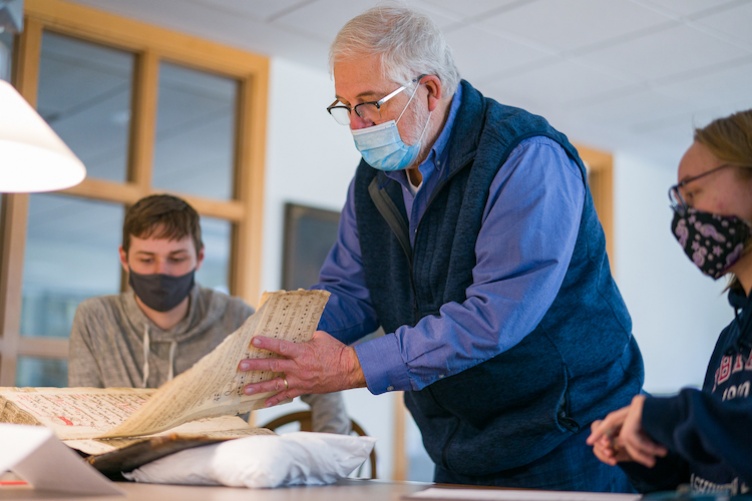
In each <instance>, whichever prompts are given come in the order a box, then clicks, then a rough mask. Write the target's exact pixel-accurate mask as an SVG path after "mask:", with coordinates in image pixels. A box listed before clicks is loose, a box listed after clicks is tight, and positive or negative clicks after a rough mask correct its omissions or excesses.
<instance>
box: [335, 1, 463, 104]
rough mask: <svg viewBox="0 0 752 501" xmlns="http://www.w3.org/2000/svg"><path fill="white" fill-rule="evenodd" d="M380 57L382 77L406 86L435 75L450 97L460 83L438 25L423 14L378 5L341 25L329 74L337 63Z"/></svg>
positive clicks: (407, 9)
mask: <svg viewBox="0 0 752 501" xmlns="http://www.w3.org/2000/svg"><path fill="white" fill-rule="evenodd" d="M372 55H379V56H381V71H382V77H384V78H387V79H389V80H392V81H394V82H396V83H400V84H405V85H406V84H408V83H410V82H411V81H412V80H413V79H414V78H416V77H417V76H419V75H423V74H426V75H436V76H437V77H439V80H441V84H442V88H443V93H444V95H446V96H451V95H452V94H454V91H455V90H457V85H458V84H459V81H460V75H459V71H458V70H457V67H456V66H455V64H454V57H453V56H452V51H451V49H450V47H449V45H448V44H447V42H446V40H445V39H444V35H443V34H442V33H441V31H440V30H439V28H438V26H437V25H436V24H435V23H434V22H433V21H432V20H431V19H430V18H429V17H428V16H426V15H423V14H420V13H418V12H415V11H414V10H411V9H409V8H407V7H403V6H397V5H395V6H386V5H381V6H377V7H374V8H372V9H369V10H367V11H365V12H364V13H362V14H360V15H358V16H356V17H354V18H353V19H351V20H350V21H348V22H347V24H345V25H344V26H343V27H342V29H341V30H340V31H339V33H338V34H337V36H336V38H335V39H334V42H333V43H332V46H331V48H330V50H329V66H330V70H332V71H333V69H334V64H335V63H337V62H338V61H345V60H352V59H357V58H358V57H363V56H372Z"/></svg>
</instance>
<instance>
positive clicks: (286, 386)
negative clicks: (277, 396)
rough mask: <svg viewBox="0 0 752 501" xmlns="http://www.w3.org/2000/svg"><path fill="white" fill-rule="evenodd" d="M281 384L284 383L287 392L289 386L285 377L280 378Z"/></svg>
mask: <svg viewBox="0 0 752 501" xmlns="http://www.w3.org/2000/svg"><path fill="white" fill-rule="evenodd" d="M282 382H283V383H285V391H287V390H289V389H290V385H289V384H287V378H286V377H283V378H282Z"/></svg>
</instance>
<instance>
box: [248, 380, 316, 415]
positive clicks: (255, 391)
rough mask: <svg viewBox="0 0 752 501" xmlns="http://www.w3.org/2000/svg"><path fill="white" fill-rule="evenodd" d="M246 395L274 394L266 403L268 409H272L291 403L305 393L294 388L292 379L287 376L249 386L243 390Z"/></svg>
mask: <svg viewBox="0 0 752 501" xmlns="http://www.w3.org/2000/svg"><path fill="white" fill-rule="evenodd" d="M243 393H245V394H246V395H264V394H272V396H271V397H269V398H267V399H266V401H265V402H264V405H265V406H266V407H272V406H274V405H278V404H281V403H285V402H289V401H291V400H292V399H293V398H295V397H298V396H300V395H302V394H303V393H302V392H300V391H298V390H296V389H295V388H293V384H291V383H290V379H289V378H288V377H286V376H284V375H283V376H280V377H275V378H273V379H270V380H269V381H262V382H260V383H252V384H248V385H246V386H245V387H244V388H243Z"/></svg>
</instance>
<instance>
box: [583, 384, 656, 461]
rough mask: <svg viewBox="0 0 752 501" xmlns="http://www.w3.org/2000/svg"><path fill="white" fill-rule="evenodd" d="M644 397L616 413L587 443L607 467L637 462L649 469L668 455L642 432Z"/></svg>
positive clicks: (595, 426) (600, 423)
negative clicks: (657, 460) (621, 462)
mask: <svg viewBox="0 0 752 501" xmlns="http://www.w3.org/2000/svg"><path fill="white" fill-rule="evenodd" d="M644 403H645V396H644V395H637V396H635V397H634V398H633V399H632V403H631V404H630V405H629V406H627V407H624V408H623V409H619V410H618V411H614V412H612V413H610V414H609V415H608V416H606V418H605V419H603V420H602V421H596V422H594V423H593V426H592V428H591V433H590V436H589V437H588V439H587V443H588V444H589V445H592V446H593V452H594V453H595V455H596V457H597V458H598V459H600V460H601V461H603V462H604V463H606V464H610V465H614V464H616V463H617V462H620V461H635V462H637V463H640V464H642V465H644V466H647V467H648V468H652V467H653V466H655V461H656V458H658V457H664V456H665V455H666V454H667V453H668V451H667V449H666V448H665V447H663V446H662V445H659V444H656V443H655V442H653V441H652V440H651V439H650V438H649V437H648V436H647V434H646V433H645V432H644V431H643V429H642V408H643V405H644Z"/></svg>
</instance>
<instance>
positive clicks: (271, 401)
mask: <svg viewBox="0 0 752 501" xmlns="http://www.w3.org/2000/svg"><path fill="white" fill-rule="evenodd" d="M251 344H252V345H253V346H254V347H255V348H260V349H262V350H268V351H271V352H273V353H276V354H277V355H279V356H280V358H254V359H245V360H241V361H240V363H239V364H238V370H239V371H272V372H281V373H282V374H283V375H282V377H278V378H274V379H271V380H269V381H264V382H262V383H253V384H249V385H246V387H245V388H244V391H245V394H246V395H256V394H259V393H267V392H277V393H276V394H275V395H273V396H271V397H269V398H268V399H267V400H266V402H265V404H266V406H267V407H271V406H273V405H277V404H280V403H282V402H285V401H288V400H291V399H293V398H295V397H298V396H300V395H308V394H311V393H330V392H334V391H341V390H348V389H350V388H361V387H363V386H365V385H366V380H365V376H364V375H363V371H362V369H361V368H360V362H359V361H358V357H357V355H356V354H355V350H354V349H353V348H351V347H349V346H346V345H344V344H343V343H341V342H339V341H337V340H336V339H334V338H333V337H332V336H330V335H329V334H327V333H326V332H324V331H316V332H315V333H314V335H313V338H312V339H311V340H310V341H308V342H305V343H293V342H290V341H282V340H279V339H274V338H269V337H264V336H256V337H254V338H253V339H252V340H251Z"/></svg>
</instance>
